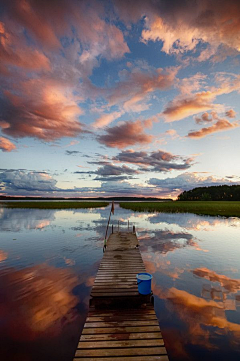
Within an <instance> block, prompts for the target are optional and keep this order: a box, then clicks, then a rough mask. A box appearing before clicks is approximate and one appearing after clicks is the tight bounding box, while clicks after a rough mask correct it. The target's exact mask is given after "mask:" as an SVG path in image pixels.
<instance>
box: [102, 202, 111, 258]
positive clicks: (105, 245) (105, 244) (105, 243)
mask: <svg viewBox="0 0 240 361" xmlns="http://www.w3.org/2000/svg"><path fill="white" fill-rule="evenodd" d="M112 210H113V205H112V207H111V210H110V214H109V218H108V224H107V228H106V233H105V238H104V246H103V252H104V251H105V249H106V247H107V233H108V227H109V223H110V218H111V213H112Z"/></svg>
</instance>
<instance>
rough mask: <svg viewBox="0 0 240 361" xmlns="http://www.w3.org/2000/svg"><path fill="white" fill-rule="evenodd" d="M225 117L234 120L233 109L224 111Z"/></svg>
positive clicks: (234, 113)
mask: <svg viewBox="0 0 240 361" xmlns="http://www.w3.org/2000/svg"><path fill="white" fill-rule="evenodd" d="M225 115H226V117H228V118H235V117H236V112H235V111H234V110H233V109H229V110H227V111H226V113H225Z"/></svg>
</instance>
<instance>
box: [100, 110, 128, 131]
mask: <svg viewBox="0 0 240 361" xmlns="http://www.w3.org/2000/svg"><path fill="white" fill-rule="evenodd" d="M122 114H124V111H120V112H113V113H110V114H103V115H101V117H99V118H98V119H97V120H96V121H95V122H94V127H96V128H102V127H105V126H107V125H108V124H109V123H111V122H112V121H113V120H115V119H118V118H120V117H121V115H122Z"/></svg>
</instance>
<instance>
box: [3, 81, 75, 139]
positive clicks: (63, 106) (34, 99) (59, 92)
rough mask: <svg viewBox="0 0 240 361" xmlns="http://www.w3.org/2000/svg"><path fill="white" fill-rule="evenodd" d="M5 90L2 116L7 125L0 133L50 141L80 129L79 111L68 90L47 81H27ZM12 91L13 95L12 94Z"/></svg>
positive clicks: (73, 134) (72, 133)
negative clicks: (17, 86)
mask: <svg viewBox="0 0 240 361" xmlns="http://www.w3.org/2000/svg"><path fill="white" fill-rule="evenodd" d="M19 88H21V93H20V89H19V95H16V90H17V91H18V89H15V90H13V91H12V92H10V91H7V92H5V100H4V101H3V100H2V101H1V108H2V117H3V119H4V120H5V121H6V122H7V123H8V124H9V126H8V127H5V128H3V129H2V132H3V133H5V134H7V135H11V136H13V137H27V136H28V137H29V136H32V137H36V138H40V139H44V140H46V141H52V140H54V139H58V138H61V137H71V136H76V135H77V134H79V133H80V132H82V125H81V124H80V122H79V120H78V117H79V116H80V115H81V114H82V110H81V108H80V107H79V106H78V105H77V99H75V97H74V96H73V95H72V92H71V90H70V89H68V88H67V87H66V86H65V87H64V86H63V85H61V84H57V85H56V84H54V83H53V82H51V81H41V80H33V79H32V80H28V81H25V82H23V83H21V84H19ZM14 93H15V94H14Z"/></svg>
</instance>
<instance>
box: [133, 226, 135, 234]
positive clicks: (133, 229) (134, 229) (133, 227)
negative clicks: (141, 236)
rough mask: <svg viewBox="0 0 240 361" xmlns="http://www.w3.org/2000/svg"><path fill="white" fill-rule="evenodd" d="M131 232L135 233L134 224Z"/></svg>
mask: <svg viewBox="0 0 240 361" xmlns="http://www.w3.org/2000/svg"><path fill="white" fill-rule="evenodd" d="M133 233H135V226H134V225H133Z"/></svg>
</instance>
